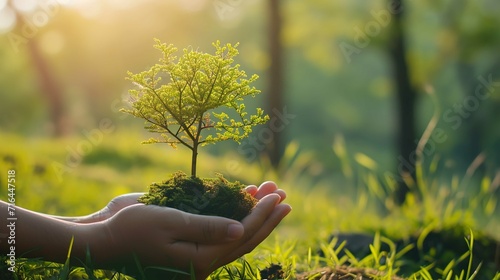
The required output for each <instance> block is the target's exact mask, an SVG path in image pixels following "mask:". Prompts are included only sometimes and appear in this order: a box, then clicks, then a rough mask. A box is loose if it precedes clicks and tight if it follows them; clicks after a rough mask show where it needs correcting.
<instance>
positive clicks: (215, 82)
mask: <svg viewBox="0 0 500 280" xmlns="http://www.w3.org/2000/svg"><path fill="white" fill-rule="evenodd" d="M155 41H156V45H155V48H156V49H158V50H160V51H161V52H162V53H163V57H162V58H161V59H160V62H159V63H157V64H155V65H154V66H152V67H151V68H150V69H149V70H147V71H143V72H141V73H138V74H132V73H130V72H129V79H130V80H131V81H133V82H134V83H135V84H136V85H137V86H138V87H139V89H134V90H131V91H130V93H131V102H132V109H122V111H123V112H126V113H129V114H132V115H134V116H135V117H138V118H142V119H144V120H146V126H145V128H146V129H147V130H149V131H150V132H154V133H158V134H160V137H159V138H151V139H149V140H147V141H145V142H144V143H160V142H163V143H168V144H170V145H171V146H172V147H176V146H177V144H182V145H183V146H185V147H187V148H189V149H190V150H191V151H192V153H193V156H192V166H191V175H192V176H196V156H197V153H198V146H199V145H202V146H203V145H206V144H212V143H216V142H219V141H224V140H234V141H236V142H239V141H241V140H242V139H244V138H245V137H247V136H248V135H249V134H250V132H252V127H253V126H255V125H258V124H262V123H264V122H266V121H267V120H268V119H269V117H268V116H265V115H264V112H263V110H262V109H260V108H257V112H256V114H255V115H248V112H246V110H245V109H246V108H245V105H244V104H243V103H242V100H243V98H244V97H246V96H255V95H256V94H258V93H259V92H260V91H259V90H257V89H255V88H254V87H251V86H250V84H251V83H252V82H254V81H255V80H257V78H258V76H257V75H252V77H250V78H249V79H247V78H246V77H247V75H246V73H245V71H242V70H240V69H239V64H236V65H234V66H233V65H232V64H233V62H234V59H233V58H234V57H235V56H236V55H237V54H238V51H237V49H236V47H237V45H236V46H234V47H233V46H232V45H231V44H227V45H226V46H221V44H220V42H219V41H217V42H216V43H214V44H213V46H214V47H215V55H210V54H207V53H202V52H199V51H195V50H193V49H184V51H183V55H182V57H180V58H179V60H178V62H177V63H176V59H177V57H176V56H175V55H174V53H175V52H176V51H177V48H175V47H174V46H173V45H168V46H167V45H166V44H165V43H161V42H160V41H159V40H155ZM163 78H167V79H169V80H168V82H167V83H162V79H163ZM219 107H225V108H229V109H232V110H233V111H234V112H235V113H236V114H237V120H235V119H233V118H231V117H230V116H229V115H228V114H227V113H226V112H224V111H220V112H216V111H215V109H218V108H219ZM210 129H211V130H212V131H211V133H209V134H206V135H203V132H205V131H206V130H210Z"/></svg>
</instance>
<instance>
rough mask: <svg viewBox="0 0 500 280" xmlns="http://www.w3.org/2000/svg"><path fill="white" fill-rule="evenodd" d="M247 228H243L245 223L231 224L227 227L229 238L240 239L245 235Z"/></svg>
mask: <svg viewBox="0 0 500 280" xmlns="http://www.w3.org/2000/svg"><path fill="white" fill-rule="evenodd" d="M244 231H245V229H243V225H241V224H230V225H229V226H228V227H227V239H229V240H236V239H240V238H241V237H242V236H243V233H244Z"/></svg>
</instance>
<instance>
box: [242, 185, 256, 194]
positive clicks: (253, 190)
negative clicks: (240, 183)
mask: <svg viewBox="0 0 500 280" xmlns="http://www.w3.org/2000/svg"><path fill="white" fill-rule="evenodd" d="M245 191H246V192H247V193H249V194H250V195H252V196H255V194H256V193H257V191H258V188H257V186H254V185H250V186H248V187H246V188H245Z"/></svg>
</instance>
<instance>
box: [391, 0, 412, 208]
mask: <svg viewBox="0 0 500 280" xmlns="http://www.w3.org/2000/svg"><path fill="white" fill-rule="evenodd" d="M389 2H390V4H391V5H393V7H394V9H395V10H397V11H398V12H396V13H395V14H394V20H393V21H392V24H393V26H392V27H393V34H392V36H393V37H392V41H391V42H390V43H389V44H391V46H390V48H389V51H390V54H389V56H390V58H391V63H392V64H393V77H394V83H395V86H396V94H397V106H398V121H399V123H398V131H397V145H398V156H397V159H396V160H397V174H398V177H400V176H401V175H402V173H407V174H409V175H411V176H412V177H413V178H415V150H416V146H417V144H416V143H415V140H416V139H417V138H416V134H415V130H416V129H415V100H416V92H415V89H414V88H413V87H412V85H411V81H410V73H409V69H408V63H407V60H406V42H405V34H404V30H403V14H404V9H405V8H406V6H403V2H402V0H389ZM408 192H409V187H408V186H407V185H406V183H405V182H403V181H402V180H401V181H400V182H399V184H398V186H397V189H396V192H395V202H396V204H398V205H401V204H402V203H403V202H404V201H405V199H406V194H407V193H408Z"/></svg>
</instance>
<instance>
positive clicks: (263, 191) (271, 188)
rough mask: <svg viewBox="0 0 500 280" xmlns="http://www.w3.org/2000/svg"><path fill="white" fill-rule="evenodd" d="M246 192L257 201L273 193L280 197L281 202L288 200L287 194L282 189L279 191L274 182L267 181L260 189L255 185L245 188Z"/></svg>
mask: <svg viewBox="0 0 500 280" xmlns="http://www.w3.org/2000/svg"><path fill="white" fill-rule="evenodd" d="M245 190H246V191H247V192H248V193H249V194H251V195H252V196H253V197H255V198H256V199H261V198H263V197H264V196H266V195H268V194H271V193H275V194H278V195H279V196H280V202H282V201H283V200H285V198H286V192H285V191H284V190H282V189H278V186H277V185H276V183H274V182H272V181H266V182H264V183H262V184H260V186H259V187H257V186H255V185H249V186H248V187H246V188H245Z"/></svg>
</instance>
